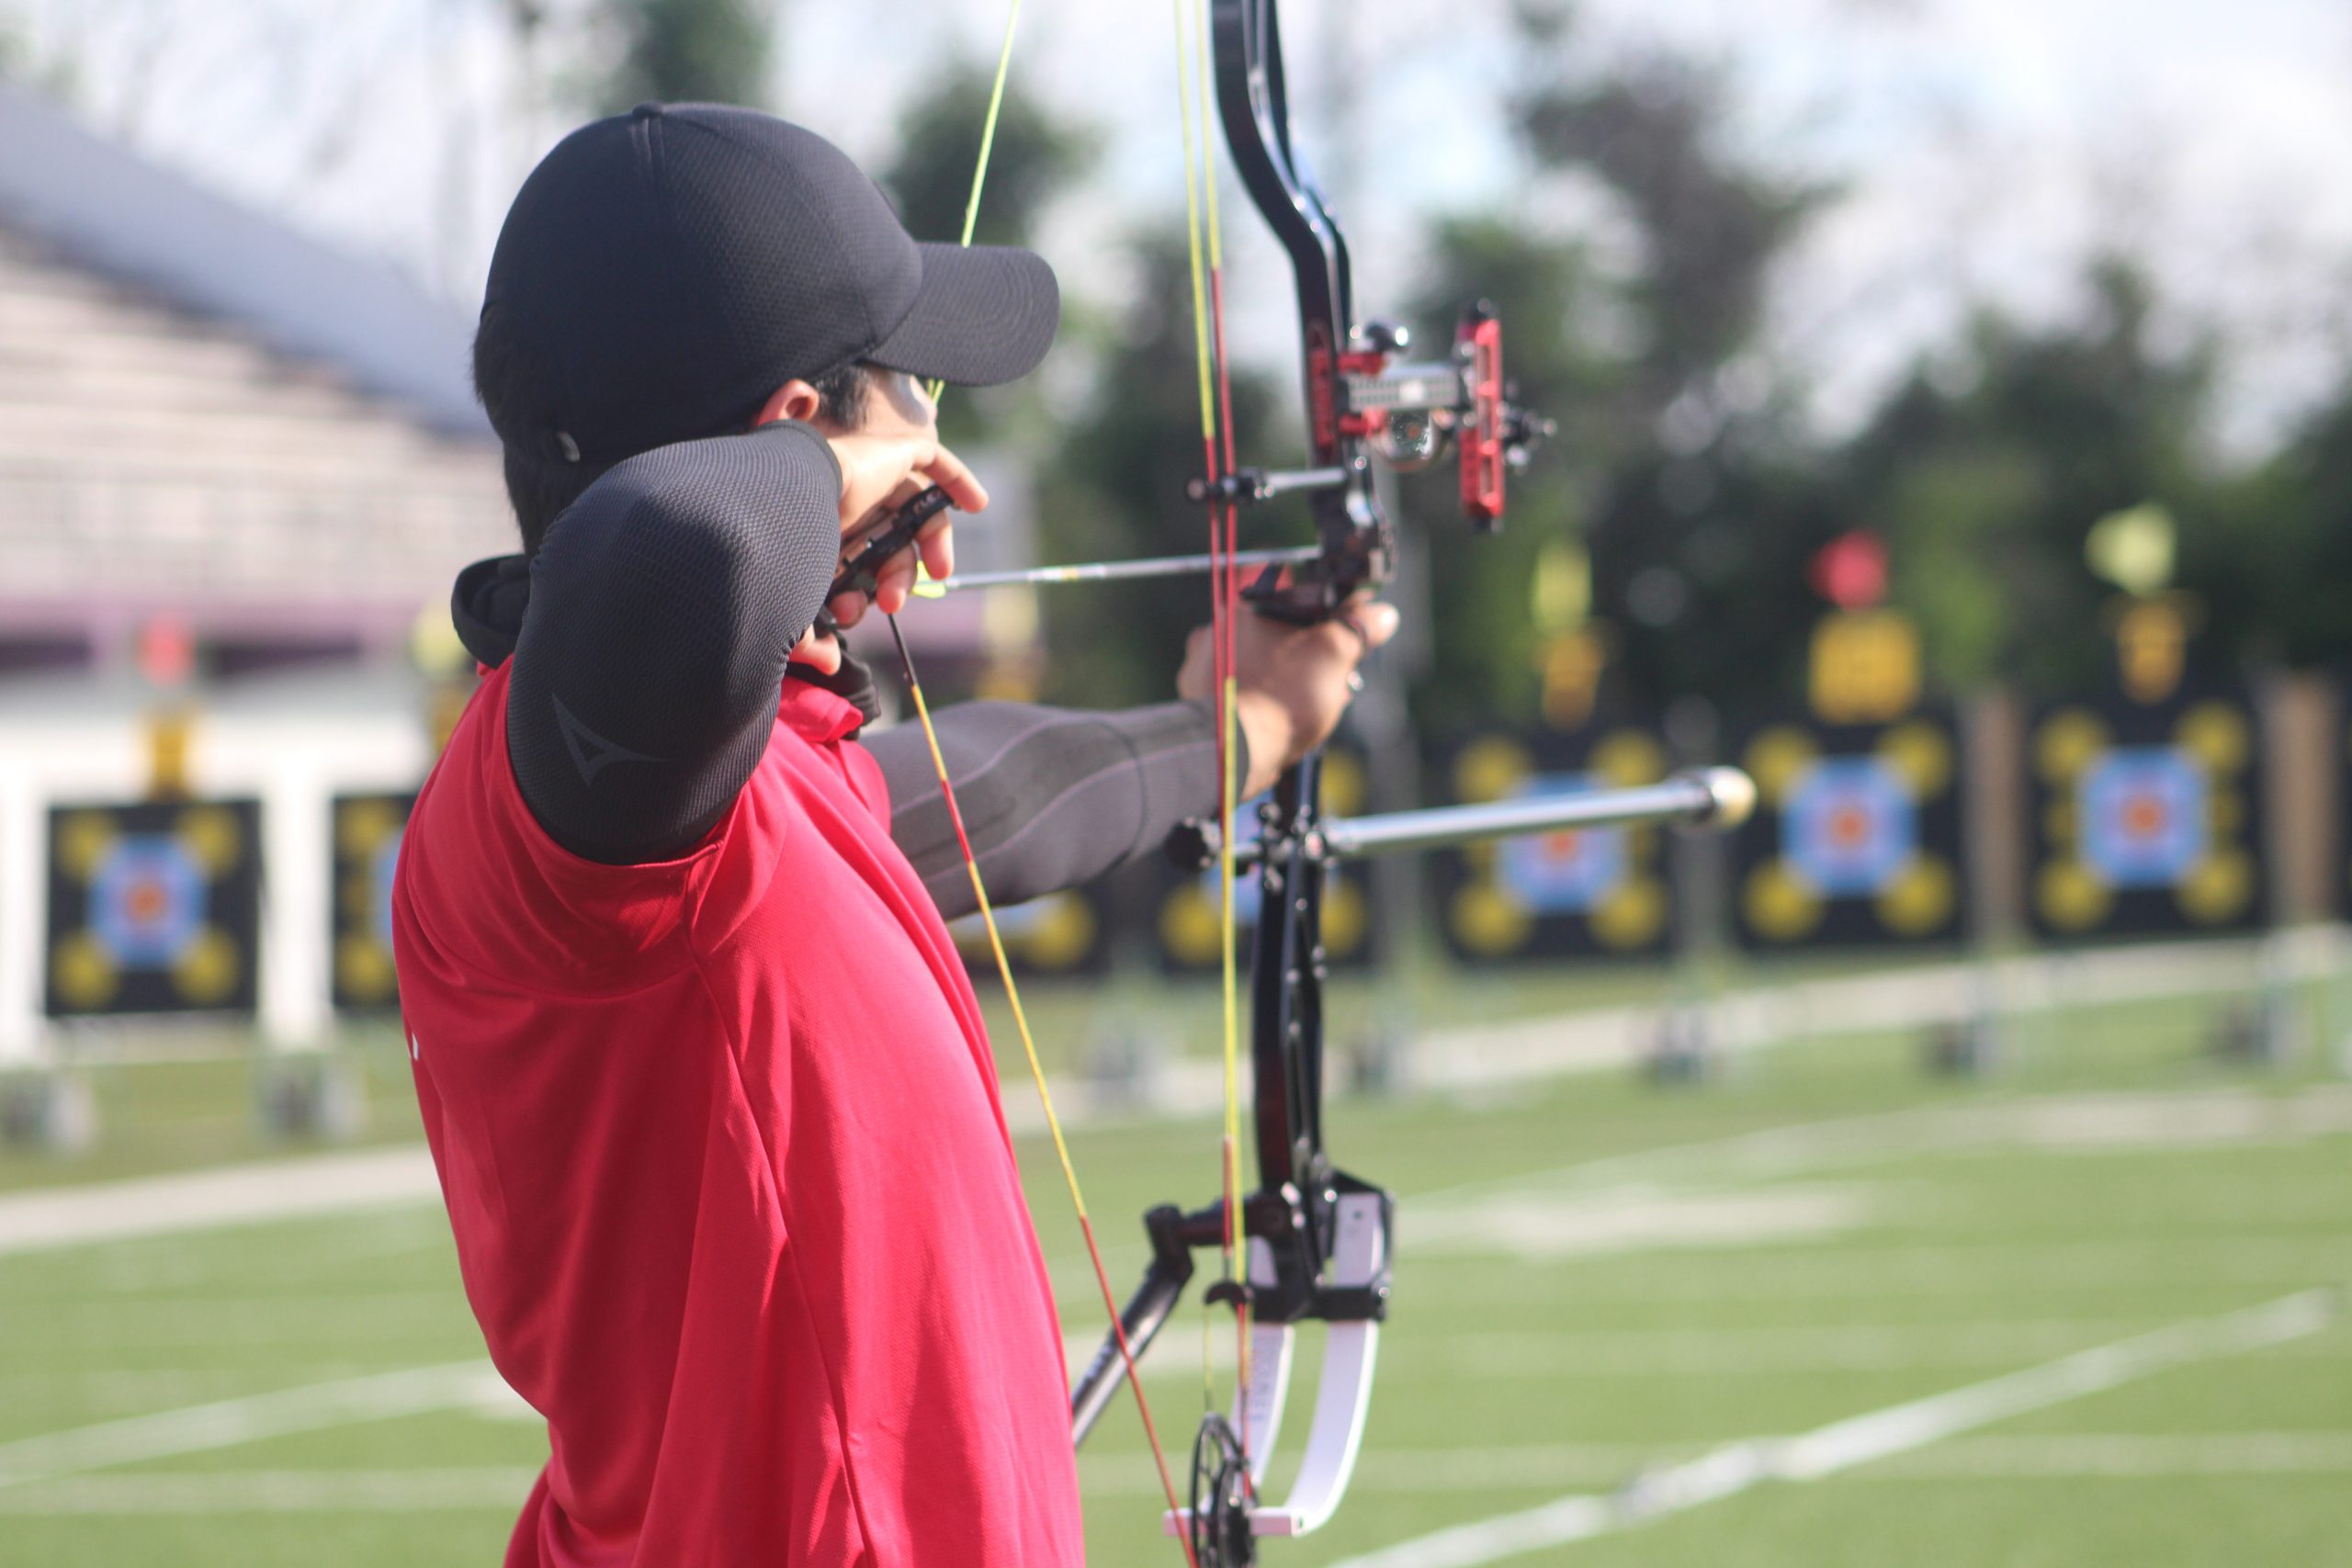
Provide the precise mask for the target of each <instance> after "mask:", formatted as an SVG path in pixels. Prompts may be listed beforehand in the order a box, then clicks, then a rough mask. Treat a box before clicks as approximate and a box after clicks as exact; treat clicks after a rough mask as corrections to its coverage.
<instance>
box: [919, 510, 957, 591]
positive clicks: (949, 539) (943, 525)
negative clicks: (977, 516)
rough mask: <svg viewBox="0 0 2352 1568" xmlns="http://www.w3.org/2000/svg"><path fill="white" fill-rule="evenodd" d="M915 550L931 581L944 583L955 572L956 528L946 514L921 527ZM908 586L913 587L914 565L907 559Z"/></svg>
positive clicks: (941, 514)
mask: <svg viewBox="0 0 2352 1568" xmlns="http://www.w3.org/2000/svg"><path fill="white" fill-rule="evenodd" d="M915 548H916V550H917V551H918V552H919V553H920V554H921V555H922V569H923V570H925V571H927V572H929V573H931V575H932V579H933V581H941V582H944V581H946V580H947V579H948V578H949V577H951V576H953V575H954V574H955V571H956V527H955V523H954V520H953V519H951V518H950V517H949V516H948V515H947V513H944V512H943V513H940V514H939V515H938V516H936V517H934V518H933V519H932V520H931V521H930V522H928V523H926V524H924V525H923V526H922V533H920V534H917V535H916V536H915ZM907 573H908V586H909V588H910V589H911V588H912V587H913V576H914V564H913V560H912V558H909V559H908V566H907Z"/></svg>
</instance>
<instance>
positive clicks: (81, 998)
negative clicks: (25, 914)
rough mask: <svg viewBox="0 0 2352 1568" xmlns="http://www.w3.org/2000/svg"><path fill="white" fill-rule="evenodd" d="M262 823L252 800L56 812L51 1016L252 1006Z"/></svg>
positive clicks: (47, 993)
mask: <svg viewBox="0 0 2352 1568" xmlns="http://www.w3.org/2000/svg"><path fill="white" fill-rule="evenodd" d="M260 820H261V811H260V807H258V806H257V805H256V804H255V803H254V802H253V801H249V800H242V801H198V802H189V803H186V804H180V803H174V804H169V805H158V804H146V803H142V804H139V805H91V806H66V807H56V808H54V809H52V810H51V812H50V818H49V898H48V904H49V939H48V947H47V963H46V965H45V967H46V980H47V985H46V987H45V990H44V994H43V998H42V1003H43V1008H44V1010H46V1011H47V1013H48V1015H49V1016H50V1017H51V1018H104V1017H111V1016H115V1015H120V1014H132V1013H159V1012H245V1011H250V1010H252V1008H253V1006H254V997H255V993H256V989H257V985H258V981H259V975H260V972H259V960H258V948H259V941H258V932H259V930H260V924H261V853H260V832H259V827H260Z"/></svg>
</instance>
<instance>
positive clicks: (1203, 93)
mask: <svg viewBox="0 0 2352 1568" xmlns="http://www.w3.org/2000/svg"><path fill="white" fill-rule="evenodd" d="M1173 3H1174V6H1175V17H1176V73H1177V94H1178V97H1179V99H1180V100H1181V112H1180V115H1179V118H1180V119H1181V120H1182V124H1183V130H1184V218H1185V239H1186V250H1187V254H1188V256H1189V258H1190V260H1191V264H1192V283H1193V362H1194V366H1195V368H1196V371H1197V374H1198V378H1199V383H1200V408H1201V447H1202V464H1203V468H1204V472H1205V475H1206V478H1207V481H1208V495H1209V508H1208V511H1209V558H1210V569H1209V596H1210V609H1209V638H1210V641H1211V644H1212V645H1213V649H1214V653H1213V657H1212V660H1211V662H1212V666H1213V669H1214V671H1215V679H1216V732H1217V750H1216V756H1217V846H1218V848H1217V905H1218V908H1217V935H1218V949H1219V953H1218V957H1219V970H1220V976H1219V977H1220V982H1221V987H1222V997H1221V1000H1222V1003H1223V1012H1224V1026H1225V1027H1224V1042H1223V1055H1224V1079H1225V1085H1224V1087H1225V1094H1224V1100H1225V1105H1224V1135H1223V1140H1222V1148H1221V1151H1220V1158H1219V1161H1218V1165H1219V1176H1220V1179H1221V1186H1222V1190H1223V1194H1224V1215H1225V1226H1224V1235H1223V1237H1222V1240H1223V1267H1224V1277H1225V1280H1226V1281H1227V1283H1228V1284H1231V1283H1237V1282H1238V1280H1237V1275H1238V1274H1239V1273H1240V1272H1241V1271H1242V1269H1243V1259H1242V1256H1241V1254H1242V1247H1241V1088H1240V1038H1241V1031H1240V986H1239V976H1238V968H1239V965H1238V954H1237V951H1236V950H1237V948H1238V940H1237V933H1238V919H1236V914H1235V908H1234V842H1233V827H1234V813H1235V808H1236V806H1237V805H1238V799H1237V797H1238V795H1239V793H1240V781H1239V780H1238V777H1237V776H1236V773H1237V770H1238V761H1239V756H1238V752H1239V748H1238V746H1237V745H1236V743H1235V742H1236V739H1237V735H1236V730H1237V727H1238V722H1239V720H1238V712H1237V707H1238V703H1237V699H1238V692H1239V682H1238V671H1237V663H1238V642H1237V636H1238V634H1237V632H1236V626H1237V622H1238V611H1239V609H1240V603H1241V600H1240V571H1239V568H1238V565H1237V564H1236V562H1235V559H1234V558H1235V556H1236V554H1237V553H1238V547H1239V538H1238V534H1239V527H1240V515H1239V514H1240V508H1239V504H1238V502H1236V501H1235V500H1234V499H1233V498H1232V497H1231V496H1227V495H1220V493H1219V489H1218V481H1219V480H1220V479H1225V478H1229V477H1230V476H1231V475H1232V474H1233V473H1234V472H1235V471H1236V468H1237V464H1236V462H1235V458H1234V441H1233V390H1232V377H1231V374H1230V372H1229V370H1228V368H1227V359H1226V351H1225V252H1224V239H1223V232H1222V226H1221V225H1220V223H1219V221H1218V213H1217V168H1216V134H1215V128H1214V125H1213V123H1212V119H1211V113H1210V108H1211V103H1212V90H1213V84H1212V81H1211V77H1210V62H1211V60H1212V59H1213V58H1214V56H1213V51H1211V49H1210V45H1209V36H1208V29H1209V21H1208V13H1207V11H1206V9H1205V8H1204V7H1203V6H1201V5H1200V4H1199V0H1173ZM1220 442H1221V444H1222V445H1221V448H1220ZM1261 918H1262V917H1261ZM1234 1332H1235V1366H1236V1368H1237V1375H1236V1383H1237V1395H1236V1399H1235V1407H1236V1410H1237V1412H1238V1413H1240V1414H1241V1415H1242V1416H1243V1419H1242V1420H1241V1421H1240V1423H1239V1425H1240V1441H1241V1443H1242V1445H1243V1457H1244V1459H1245V1461H1246V1460H1247V1458H1248V1457H1249V1456H1248V1443H1249V1421H1248V1419H1247V1413H1248V1410H1249V1393H1250V1371H1251V1369H1250V1299H1249V1295H1248V1292H1247V1290H1246V1288H1245V1289H1244V1290H1242V1291H1240V1292H1236V1293H1235V1297H1234ZM1207 1333H1208V1325H1207V1321H1206V1320H1205V1319H1204V1324H1203V1344H1202V1365H1203V1369H1204V1370H1203V1378H1204V1382H1208V1377H1207V1371H1206V1369H1207V1366H1208V1346H1207ZM1206 1400H1207V1403H1208V1404H1210V1405H1211V1406H1212V1407H1214V1405H1215V1404H1216V1391H1215V1388H1214V1386H1213V1384H1212V1385H1211V1386H1209V1387H1208V1388H1207V1390H1206ZM1245 1472H1246V1465H1245Z"/></svg>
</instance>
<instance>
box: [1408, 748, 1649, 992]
mask: <svg viewBox="0 0 2352 1568" xmlns="http://www.w3.org/2000/svg"><path fill="white" fill-rule="evenodd" d="M1449 773H1450V775H1451V778H1452V781H1453V802H1454V803H1455V804H1458V805H1476V804H1484V803H1486V802H1489V801H1498V800H1525V799H1531V798H1541V797H1544V796H1548V795H1583V794H1588V793H1589V792H1591V791H1593V790H1598V789H1611V788H1625V787H1630V786H1634V785H1637V784H1655V783H1657V781H1658V780H1659V779H1662V778H1664V777H1665V776H1666V773H1667V752H1666V748H1665V746H1664V744H1663V743H1661V742H1660V741H1659V740H1658V739H1657V737H1656V736H1655V735H1653V734H1651V733H1649V732H1648V731H1646V730H1643V729H1638V728H1630V727H1620V728H1611V729H1607V730H1603V731H1600V732H1599V733H1587V734H1583V735H1578V736H1562V735H1555V734H1547V733H1537V734H1522V735H1490V736H1484V737H1481V738H1479V739H1476V740H1473V741H1470V742H1468V743H1467V744H1465V745H1464V746H1462V747H1460V748H1458V749H1457V750H1455V752H1454V754H1453V761H1452V766H1451V768H1450V770H1449ZM1434 863H1435V873H1436V889H1437V895H1438V908H1439V911H1440V917H1441V920H1440V924H1441V929H1442V931H1443V933H1444V936H1445V941H1446V945H1447V946H1448V947H1449V948H1450V949H1452V951H1453V953H1454V955H1455V956H1456V957H1458V958H1461V959H1463V960H1464V961H1465V962H1469V963H1495V962H1498V961H1503V960H1510V959H1519V958H1554V959H1557V958H1573V957H1578V956H1589V955H1595V954H1608V953H1614V954H1623V955H1626V956H1633V955H1635V954H1641V953H1656V952H1657V951H1659V950H1661V949H1662V948H1664V946H1665V945H1666V942H1667V940H1668V935H1669V934H1670V931H1671V929H1672V924H1673V920H1672V914H1673V897H1672V893H1671V889H1670V887H1669V885H1668V878H1667V875H1666V870H1665V841H1664V839H1663V838H1662V836H1661V834H1660V832H1659V830H1658V829H1656V828H1650V827H1634V828H1587V829H1569V830H1563V831H1560V832H1555V833H1542V834H1530V835H1527V836H1524V837H1521V838H1513V839H1498V840H1492V841H1490V842H1487V843H1479V844H1465V845H1464V846H1463V847H1462V848H1461V849H1459V850H1453V851H1448V852H1442V853H1439V854H1437V855H1436V856H1435V857H1434Z"/></svg>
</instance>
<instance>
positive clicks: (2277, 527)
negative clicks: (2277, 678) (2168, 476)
mask: <svg viewBox="0 0 2352 1568" xmlns="http://www.w3.org/2000/svg"><path fill="white" fill-rule="evenodd" d="M2181 546H2182V549H2181V562H2180V581H2181V585H2182V586H2183V587H2185V588H2187V589H2188V590H2189V591H2190V592H2194V593H2196V594H2197V595H2198V597H2199V599H2200V600H2201V601H2202V602H2203V604H2204V606H2205V609H2206V612H2207V615H2208V623H2207V626H2206V627H2205V629H2204V635H2203V637H2202V639H2201V644H2200V646H2201V647H2202V648H2203V649H2204V650H2205V651H2206V652H2207V653H2208V655H2209V656H2214V655H2226V656H2230V657H2233V658H2234V659H2235V660H2238V661H2239V662H2241V663H2247V664H2254V663H2267V662H2285V663H2290V664H2296V665H2302V666H2321V667H2328V668H2333V669H2335V670H2336V671H2339V672H2342V671H2344V670H2345V669H2346V667H2347V666H2352V597H2347V596H2346V593H2345V592H2344V588H2345V584H2346V583H2347V582H2352V384H2346V386H2345V387H2343V388H2341V389H2338V390H2337V392H2336V393H2335V396H2334V397H2333V398H2332V399H2331V400H2329V401H2328V402H2327V403H2325V404H2324V406H2322V407H2321V408H2320V409H2318V410H2317V411H2316V412H2313V413H2312V415H2311V416H2310V417H2309V418H2308V419H2307V420H2305V421H2304V422H2303V424H2302V426H2301V428H2300V429H2299V430H2296V431H2294V432H2293V433H2292V434H2290V438H2289V439H2288V440H2287V441H2286V443H2285V444H2284V445H2283V446H2281V447H2280V449H2279V450H2278V452H2277V453H2275V454H2273V455H2271V456H2270V457H2267V459H2266V460H2264V461H2262V462H2261V463H2259V464H2257V465H2256V466H2254V467H2253V468H2251V470H2250V471H2248V472H2246V473H2245V474H2242V475H2238V476H2234V477H2233V479H2231V481H2230V482H2229V484H2228V486H2227V489H2226V491H2225V495H2224V500H2223V503H2222V507H2221V511H2220V515H2219V516H2218V517H2217V518H2216V519H2215V520H2214V522H2213V524H2212V525H2211V526H2210V527H2205V528H2200V529H2197V530H2195V531H2193V532H2190V533H2188V534H2187V535H2186V536H2184V537H2183V539H2182V541H2181Z"/></svg>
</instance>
